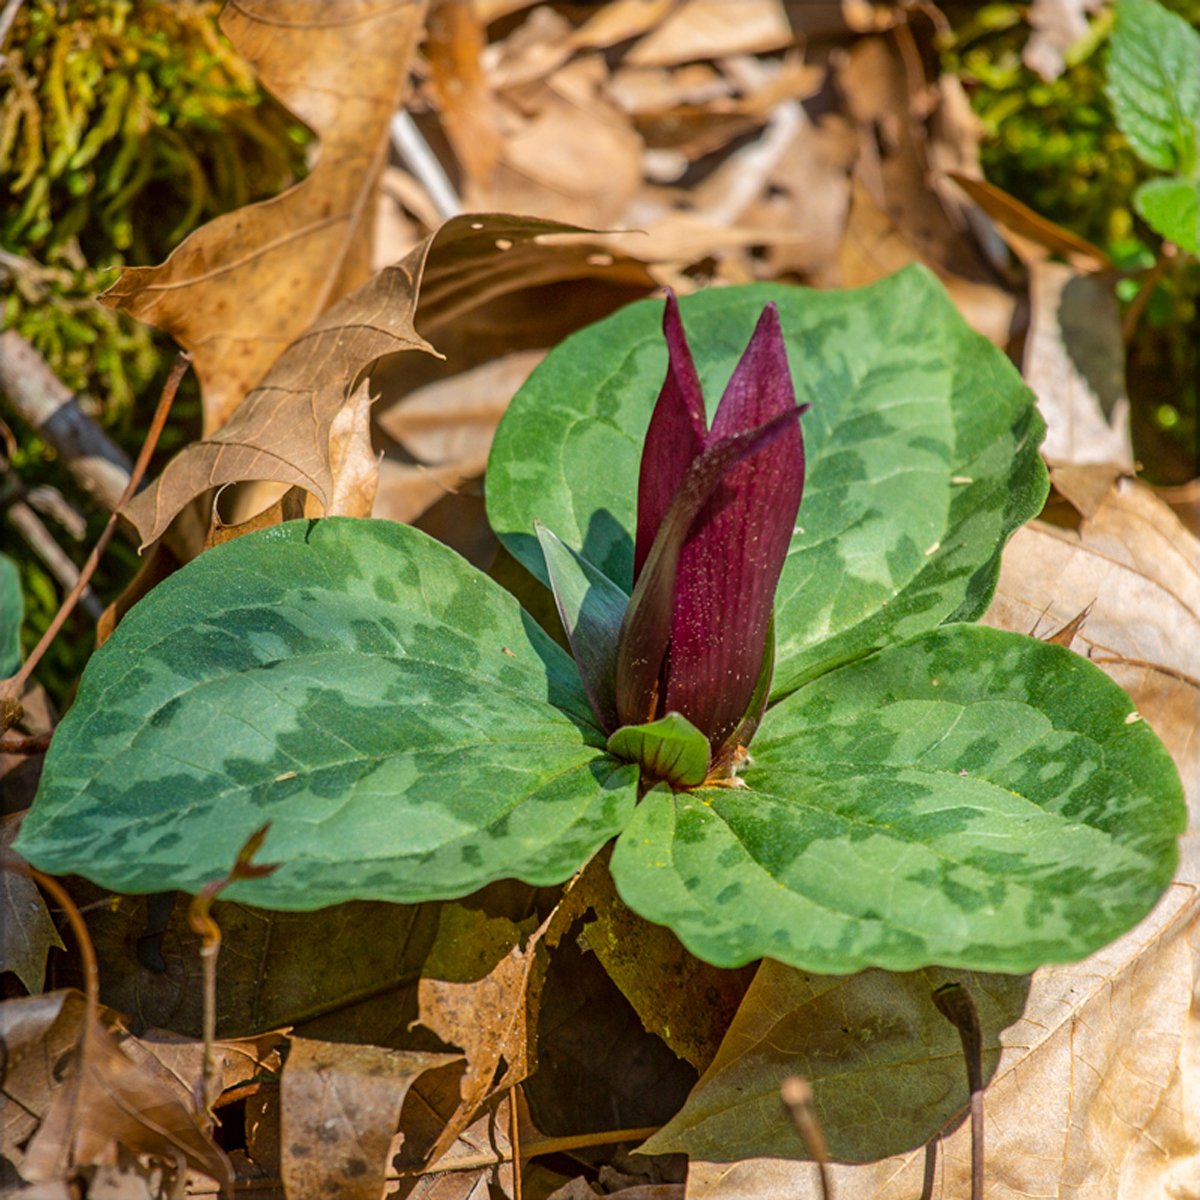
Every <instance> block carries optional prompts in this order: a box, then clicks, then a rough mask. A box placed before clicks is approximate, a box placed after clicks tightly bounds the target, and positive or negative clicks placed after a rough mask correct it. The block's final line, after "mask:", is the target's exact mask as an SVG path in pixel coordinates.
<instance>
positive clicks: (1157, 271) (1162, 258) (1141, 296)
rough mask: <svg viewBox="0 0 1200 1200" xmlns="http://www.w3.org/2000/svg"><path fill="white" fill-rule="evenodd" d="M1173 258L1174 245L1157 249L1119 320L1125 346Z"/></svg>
mask: <svg viewBox="0 0 1200 1200" xmlns="http://www.w3.org/2000/svg"><path fill="white" fill-rule="evenodd" d="M1174 257H1175V245H1174V243H1173V242H1163V244H1162V246H1160V247H1159V251H1158V256H1157V257H1156V258H1155V260H1154V266H1152V267H1151V268H1150V270H1149V271H1147V272H1146V274H1145V276H1144V277H1143V278H1142V282H1141V286H1140V287H1139V288H1138V290H1137V295H1136V296H1134V298H1133V299H1132V300H1131V301H1130V302H1129V307H1128V308H1127V309H1126V310H1125V316H1124V317H1123V318H1122V319H1121V341H1122V342H1124V344H1125V345H1126V346H1128V345H1129V343H1130V342H1132V341H1133V335H1134V334H1135V333H1136V332H1137V327H1138V325H1139V323H1140V322H1141V319H1142V314H1143V313H1144V312H1145V311H1146V305H1147V304H1149V303H1150V297H1151V296H1153V295H1154V289H1155V288H1157V287H1158V284H1159V281H1160V280H1161V279H1162V277H1163V275H1164V274H1165V273H1166V270H1167V267H1168V266H1169V265H1170V263H1171V260H1172V259H1174Z"/></svg>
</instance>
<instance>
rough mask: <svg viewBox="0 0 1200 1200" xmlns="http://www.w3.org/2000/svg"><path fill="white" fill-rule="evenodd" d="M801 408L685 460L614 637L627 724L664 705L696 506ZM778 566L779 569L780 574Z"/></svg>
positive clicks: (620, 705)
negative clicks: (666, 667)
mask: <svg viewBox="0 0 1200 1200" xmlns="http://www.w3.org/2000/svg"><path fill="white" fill-rule="evenodd" d="M798 415H799V410H797V409H795V408H792V409H790V410H788V411H786V412H781V413H777V414H776V415H775V416H774V418H773V419H772V420H770V421H767V422H766V423H765V424H762V425H759V426H758V427H757V428H755V429H746V430H741V431H739V432H737V433H734V434H731V435H730V436H729V437H726V438H723V439H720V440H719V441H715V442H712V444H710V445H708V446H707V447H705V449H704V450H703V451H702V452H701V454H700V455H699V457H697V458H696V459H695V460H694V461H693V462H692V463H691V465H690V466H689V467H688V469H687V473H686V474H685V475H684V477H683V482H682V483H681V484H680V485H679V489H678V491H677V492H676V494H675V498H674V500H672V502H671V506H670V508H669V509H668V510H667V514H666V516H665V517H664V518H663V520H662V523H661V524H660V526H659V529H658V533H657V535H656V537H655V539H654V543H653V545H652V546H651V548H650V553H649V554H648V555H647V556H646V561H645V564H644V566H643V569H642V572H641V574H640V575H639V576H638V581H637V586H636V587H635V588H634V589H633V596H632V597H631V598H630V601H629V608H628V609H627V610H626V613H625V620H624V622H623V623H622V626H621V636H620V639H619V642H618V645H617V715H618V717H619V719H620V722H621V724H622V725H641V724H644V723H645V722H648V721H652V720H653V719H654V718H655V716H656V711H657V709H658V707H659V705H658V694H659V676H660V675H661V673H662V667H663V660H664V658H665V657H666V653H667V645H668V643H669V642H670V640H671V637H672V622H673V620H674V621H675V623H678V616H677V614H676V609H677V606H678V603H679V601H678V600H677V591H678V589H677V587H676V574H677V568H678V567H679V565H680V562H681V557H680V556H681V551H683V550H684V548H685V541H686V540H687V539H688V535H689V531H690V530H692V527H693V524H694V523H695V521H696V519H697V516H698V514H700V513H701V510H705V511H707V507H708V506H709V505H710V503H711V500H712V498H713V497H714V493H717V494H719V493H720V492H723V491H724V484H723V480H724V479H726V478H729V477H730V476H731V475H733V474H735V473H736V472H737V471H739V470H740V469H741V468H740V467H739V464H740V463H742V462H743V460H746V459H748V458H749V457H750V456H752V455H758V454H760V453H763V452H765V451H764V447H769V446H770V445H771V444H772V443H773V442H775V441H779V440H782V439H783V438H785V437H787V436H788V435H789V430H790V431H795V430H796V418H797V416H798ZM734 495H735V496H736V495H737V493H736V492H735V493H734ZM795 515H796V514H795V512H794V511H793V512H792V515H791V517H790V518H789V521H788V532H789V535H790V532H791V523H792V521H793V520H794V519H795ZM781 562H782V559H781ZM778 574H779V573H778V571H776V573H775V578H776V579H778ZM773 589H774V585H773V584H772V591H771V592H770V593H768V597H767V612H768V615H769V613H770V607H771V598H772V596H773V594H774V593H773ZM693 607H694V606H693ZM764 631H765V625H764ZM762 648H763V638H760V639H759V642H758V647H757V650H752V651H751V654H752V655H753V657H754V669H753V672H752V674H751V679H750V688H749V689H748V690H747V691H746V694H745V695H743V696H742V697H741V707H740V708H739V709H738V710H737V712H736V713H735V714H734V717H733V721H732V724H731V725H730V727H729V729H726V730H725V731H724V734H723V735H722V737H721V738H720V739H719V740H713V741H712V742H711V744H712V745H714V746H719V745H721V744H722V742H723V741H724V736H725V735H727V734H728V733H729V732H730V731H731V730H732V728H733V726H734V725H736V724H737V721H738V718H739V717H740V716H741V715H742V713H743V712H744V711H745V708H746V703H747V701H748V700H749V697H750V692H751V691H752V690H753V686H754V678H755V676H756V675H757V673H758V668H759V665H760V664H761V662H762ZM674 674H675V654H674V648H673V647H672V652H671V676H672V679H673V678H674ZM689 719H690V718H689ZM693 724H696V725H697V726H698V728H700V729H703V730H704V731H705V733H706V734H708V736H709V738H710V740H711V739H712V737H713V734H712V730H711V729H708V728H707V727H706V726H704V725H700V724H699V722H693Z"/></svg>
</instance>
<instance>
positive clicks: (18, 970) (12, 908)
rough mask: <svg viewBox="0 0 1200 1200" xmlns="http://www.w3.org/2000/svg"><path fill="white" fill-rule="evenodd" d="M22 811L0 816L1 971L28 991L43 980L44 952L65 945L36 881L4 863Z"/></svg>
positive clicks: (43, 981)
mask: <svg viewBox="0 0 1200 1200" xmlns="http://www.w3.org/2000/svg"><path fill="white" fill-rule="evenodd" d="M22 815H23V814H21V813H8V814H6V815H5V816H4V817H0V971H11V972H12V973H13V974H14V975H16V977H17V978H18V979H19V980H20V981H21V983H22V984H23V985H24V987H25V990H26V991H27V992H31V993H35V994H36V993H37V992H40V991H41V990H42V985H43V984H44V983H45V980H46V957H47V955H49V953H50V951H51V950H52V949H55V948H57V949H59V950H65V949H66V947H65V946H64V945H63V943H62V938H60V937H59V936H58V930H57V929H55V927H54V922H53V921H52V920H51V919H50V910H49V909H48V908H47V907H46V901H45V900H44V899H42V893H41V892H39V891H38V888H37V884H35V883H34V882H33V880H32V879H30V878H29V876H28V875H23V874H21V873H20V872H18V871H11V870H8V869H7V868H5V866H4V860H5V859H6V858H7V857H8V856H9V855H10V853H11V851H10V850H9V847H10V846H11V845H12V844H13V840H14V839H15V838H16V836H17V830H18V829H19V828H20V827H21V817H22ZM12 857H13V858H19V856H18V855H15V854H14V855H12Z"/></svg>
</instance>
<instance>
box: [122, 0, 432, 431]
mask: <svg viewBox="0 0 1200 1200" xmlns="http://www.w3.org/2000/svg"><path fill="white" fill-rule="evenodd" d="M425 8H426V0H336V3H331V2H330V0H237V3H231V4H229V5H227V6H226V8H225V10H224V12H223V13H222V14H221V28H222V29H223V30H224V32H225V34H226V35H227V36H228V37H229V39H230V41H231V42H233V44H234V46H235V47H236V48H237V49H238V50H239V51H240V52H241V53H242V55H243V56H244V57H245V58H246V59H247V60H248V61H249V62H250V63H251V65H252V66H253V67H254V68H255V70H256V71H257V72H258V76H259V79H260V80H261V82H262V84H263V86H264V87H265V88H266V89H267V90H268V91H270V92H271V93H272V94H273V95H275V96H276V97H277V98H278V99H279V100H280V101H281V102H282V103H283V104H285V105H286V106H287V107H288V108H289V109H291V111H292V112H294V113H295V114H296V115H297V116H299V117H300V118H301V119H302V120H304V121H305V122H306V123H307V124H308V125H310V126H311V127H312V128H313V129H314V130H315V131H316V132H317V134H318V135H319V136H320V139H321V149H320V156H319V158H318V160H317V163H316V166H315V167H314V168H313V171H312V174H311V175H309V176H308V178H307V179H305V180H303V181H302V182H301V183H299V184H297V185H296V186H295V187H294V188H291V189H290V190H289V191H287V192H284V193H283V194H282V195H280V196H276V197H274V198H272V199H270V200H264V201H262V202H261V203H259V204H253V205H250V206H248V207H246V208H241V209H238V210H237V211H236V212H232V213H227V214H225V215H224V216H221V217H218V218H216V219H215V220H213V221H210V222H209V223H208V224H207V225H205V226H203V227H202V228H201V229H198V230H197V231H196V232H195V233H194V234H192V236H191V237H189V238H187V240H186V241H184V242H183V243H182V244H181V245H180V246H179V247H178V248H177V249H176V250H175V252H174V253H173V254H172V255H171V256H170V258H168V259H167V261H166V262H164V263H162V264H161V265H159V266H156V267H132V268H129V269H128V270H126V271H124V272H122V274H121V277H120V278H119V279H118V280H117V282H116V283H115V284H114V285H113V286H112V287H111V288H109V290H108V291H107V292H105V293H104V295H103V296H102V297H101V299H102V300H103V302H104V303H106V304H108V305H110V306H111V307H113V308H119V309H121V310H123V311H125V312H128V313H130V314H131V315H133V316H135V317H137V318H138V319H139V320H142V321H146V322H148V323H149V324H151V325H156V326H158V327H159V328H160V329H165V330H166V331H167V332H168V333H170V334H171V335H172V336H173V337H174V338H175V339H176V340H177V341H178V342H179V343H180V344H181V345H182V346H184V347H185V348H186V349H188V350H190V351H191V352H192V359H193V363H194V366H195V370H196V373H197V375H198V376H199V377H200V382H201V386H202V389H203V398H204V429H205V432H206V433H211V432H212V431H213V430H215V429H217V428H219V427H220V426H221V425H223V424H224V423H225V422H226V421H227V420H228V419H229V417H230V416H231V415H232V414H233V412H234V410H235V409H236V408H237V406H238V405H239V404H240V403H241V401H242V398H243V397H244V396H245V395H246V393H247V392H248V391H249V389H250V388H251V387H253V386H254V384H256V383H257V382H258V381H259V380H260V379H261V378H262V376H263V375H264V374H265V373H266V371H267V369H268V368H269V367H270V365H271V364H272V363H273V362H274V361H275V359H276V358H277V357H278V356H279V354H280V353H281V352H282V351H283V350H284V349H285V347H287V345H288V344H289V343H290V342H291V341H292V340H293V339H294V338H295V337H297V336H298V335H299V334H301V333H302V332H303V331H304V330H305V329H307V328H308V327H309V326H310V325H311V324H312V323H313V321H314V320H315V319H316V318H317V317H319V316H320V315H321V313H323V312H325V311H326V309H328V308H329V306H330V305H331V304H332V303H333V302H334V301H336V300H337V299H339V298H340V297H341V296H344V295H346V294H347V293H348V292H349V291H351V290H352V289H353V288H355V287H357V286H358V285H359V284H360V283H361V282H362V281H363V280H364V279H365V278H366V277H367V275H368V273H369V269H370V268H369V262H370V238H371V215H372V213H373V201H374V195H375V189H376V185H377V182H378V178H379V173H380V171H381V170H382V168H383V166H384V164H385V162H386V161H387V153H388V145H389V140H388V139H389V133H388V128H389V123H390V121H391V118H392V115H393V114H394V113H395V111H396V110H397V108H399V107H400V103H401V100H402V99H403V96H404V93H405V91H406V89H407V87H408V77H409V68H410V66H411V63H412V55H413V51H414V49H415V46H416V42H417V38H418V36H419V35H420V33H421V30H422V27H423V24H424V19H425Z"/></svg>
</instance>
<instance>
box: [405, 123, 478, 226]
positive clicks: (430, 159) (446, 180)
mask: <svg viewBox="0 0 1200 1200" xmlns="http://www.w3.org/2000/svg"><path fill="white" fill-rule="evenodd" d="M391 133H392V145H393V146H394V147H395V149H396V153H397V154H399V155H400V157H401V158H402V159H404V161H405V162H406V163H407V164H408V166H409V169H410V170H411V171H412V173H413V174H414V175H415V176H416V177H417V178H418V179H419V180H420V181H421V183H422V184H423V185H424V187H425V190H426V191H427V192H428V193H429V199H430V200H432V201H433V206H434V208H436V209H437V211H438V215H439V216H441V218H442V220H444V221H448V220H449V219H450V218H451V217H457V216H458V214H459V213H461V212H462V203H461V201H460V200H459V198H458V193H457V192H455V190H454V185H453V184H452V183H451V182H450V177H449V176H448V175H447V174H446V172H445V170H444V169H443V168H442V164H441V163H440V162H439V161H438V158H437V155H436V154H434V152H433V151H432V150H431V149H430V148H429V143H428V142H427V141H426V140H425V139H424V137H422V135H421V131H420V130H419V129H418V128H417V123H416V122H415V121H414V120H413V119H412V117H411V116H409V114H408V112H407V110H405V109H401V110H400V111H399V112H398V113H396V115H395V116H394V117H392V125H391Z"/></svg>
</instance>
